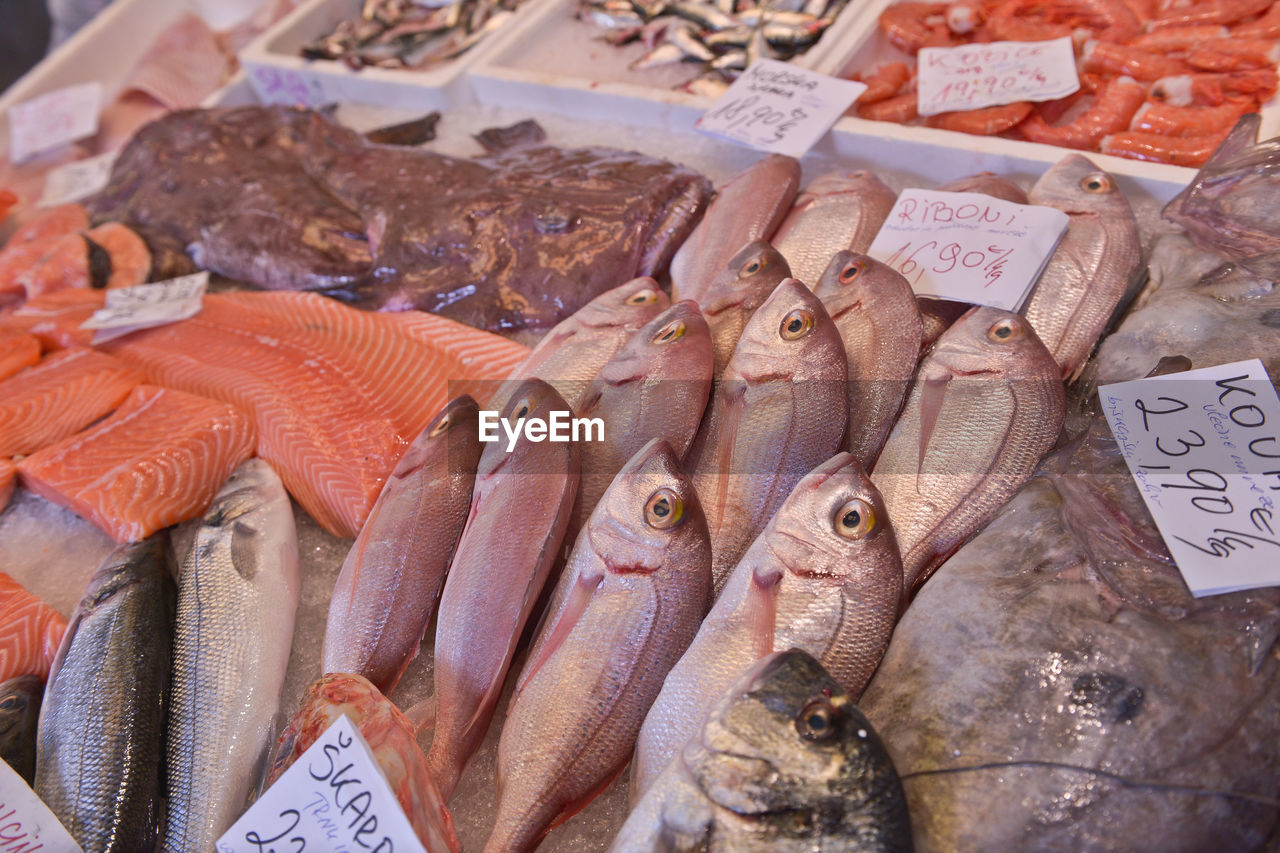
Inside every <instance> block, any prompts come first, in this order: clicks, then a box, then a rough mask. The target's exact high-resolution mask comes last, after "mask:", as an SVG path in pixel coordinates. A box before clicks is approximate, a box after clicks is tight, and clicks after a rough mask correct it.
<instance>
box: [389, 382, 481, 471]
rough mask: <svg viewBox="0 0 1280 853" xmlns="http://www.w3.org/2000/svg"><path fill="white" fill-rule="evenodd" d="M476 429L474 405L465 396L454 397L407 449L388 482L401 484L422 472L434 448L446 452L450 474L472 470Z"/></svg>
mask: <svg viewBox="0 0 1280 853" xmlns="http://www.w3.org/2000/svg"><path fill="white" fill-rule="evenodd" d="M479 425H480V407H479V405H477V403H476V401H475V400H474V399H472V398H471V397H470V396H469V395H467V394H462V395H460V396H458V397H454V398H453V399H452V400H450V401H449V402H448V403H446V404H445V407H444V408H443V409H441V410H440V413H439V414H437V415H436V416H435V417H434V418H432V419H431V422H430V423H429V424H427V426H426V429H424V430H423V431H422V434H421V435H420V436H419V438H418V439H417V440H415V441H414V442H413V444H411V445H409V449H408V450H406V451H405V452H404V454H403V455H402V456H401V457H400V461H399V462H397V463H396V467H395V468H394V469H392V471H391V479H392V480H404V479H406V478H409V477H412V476H413V475H414V474H416V473H417V472H418V471H420V470H422V466H423V465H425V464H427V462H428V460H430V459H431V458H433V455H434V453H435V450H434V448H435V447H437V446H438V445H440V444H442V443H443V444H444V445H445V446H446V447H447V448H448V450H449V454H448V455H449V461H450V465H449V468H450V470H453V471H461V470H465V469H466V468H468V467H471V468H474V467H475V464H476V459H477V458H478V457H477V456H476V454H477V453H478V450H477V447H476V441H475V437H476V436H477V435H478V434H479Z"/></svg>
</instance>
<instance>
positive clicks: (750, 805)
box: [610, 649, 913, 853]
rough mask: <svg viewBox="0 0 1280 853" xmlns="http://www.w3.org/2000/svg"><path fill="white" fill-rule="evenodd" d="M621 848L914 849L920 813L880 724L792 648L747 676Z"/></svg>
mask: <svg viewBox="0 0 1280 853" xmlns="http://www.w3.org/2000/svg"><path fill="white" fill-rule="evenodd" d="M610 849H611V850H612V851H613V853H657V851H661V850H673V849H674V850H735V851H760V853H763V851H795V853H801V851H814V850H859V851H875V853H891V851H892V853H907V851H910V850H912V849H913V846H912V838H911V818H910V816H909V815H908V813H907V801H906V798H905V797H904V796H903V789H902V783H901V782H900V781H899V779H898V774H897V773H896V772H895V770H894V762H893V761H891V760H890V758H889V754H888V753H887V752H886V751H885V746H884V744H883V743H882V742H881V739H880V738H879V737H878V736H877V734H876V730H875V729H873V728H872V726H871V723H870V722H868V721H867V718H866V717H865V716H863V714H862V712H861V711H859V710H858V708H857V706H856V705H854V703H853V698H852V697H851V696H850V695H849V694H848V693H847V692H845V690H844V688H843V687H842V686H841V685H840V684H839V682H837V681H836V680H834V679H833V678H832V677H831V676H830V675H828V674H827V673H826V672H825V671H824V670H823V668H822V665H821V664H819V663H818V662H817V661H816V660H814V659H813V658H812V657H810V656H809V655H808V654H806V653H805V652H803V651H800V650H798V649H791V650H789V651H781V652H778V653H776V654H772V655H770V656H769V657H766V658H765V659H763V660H761V661H760V662H759V663H757V664H756V665H755V666H753V667H751V668H750V669H748V670H747V671H746V672H744V673H743V674H742V676H741V678H739V679H737V680H736V681H735V682H734V684H733V685H732V687H731V688H730V689H729V690H728V691H727V692H726V693H725V694H724V695H723V698H720V699H718V702H717V704H716V706H715V708H714V709H713V710H712V712H711V715H710V716H709V717H708V718H707V721H706V722H705V723H704V724H702V725H700V726H699V727H698V736H697V737H695V738H694V739H693V741H691V742H690V744H689V746H688V747H687V748H686V749H685V750H684V751H683V752H682V753H681V754H680V756H679V757H678V758H677V759H676V760H675V761H672V762H671V764H670V765H669V766H668V767H667V769H666V770H665V771H663V773H662V775H661V776H659V777H658V779H657V780H656V781H655V783H654V784H653V786H652V787H651V788H650V789H649V790H648V792H647V793H646V794H645V795H644V797H643V798H642V799H641V800H640V801H639V802H638V803H636V807H635V809H633V810H632V812H631V815H630V816H629V817H628V818H627V822H626V823H625V824H624V825H623V827H622V830H621V831H620V832H619V833H618V837H617V838H616V839H615V840H614V844H613V847H612V848H610Z"/></svg>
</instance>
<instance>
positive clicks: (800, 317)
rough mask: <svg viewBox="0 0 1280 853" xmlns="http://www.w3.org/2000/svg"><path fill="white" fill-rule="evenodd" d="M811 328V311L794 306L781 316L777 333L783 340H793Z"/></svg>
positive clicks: (807, 332)
mask: <svg viewBox="0 0 1280 853" xmlns="http://www.w3.org/2000/svg"><path fill="white" fill-rule="evenodd" d="M812 330H813V312H812V311H809V310H807V309H805V308H796V309H795V310H794V311H791V312H789V313H788V314H787V316H785V317H783V318H782V325H781V326H780V327H779V328H778V333H779V334H780V335H782V339H783V340H787V341H794V340H796V339H798V338H803V337H804V336H805V335H807V334H809V332H810V331H812Z"/></svg>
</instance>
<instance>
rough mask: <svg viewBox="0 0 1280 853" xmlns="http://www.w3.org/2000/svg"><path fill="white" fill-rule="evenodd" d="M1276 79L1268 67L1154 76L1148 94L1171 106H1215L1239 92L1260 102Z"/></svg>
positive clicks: (1274, 88) (1270, 94)
mask: <svg viewBox="0 0 1280 853" xmlns="http://www.w3.org/2000/svg"><path fill="white" fill-rule="evenodd" d="M1276 82H1277V79H1276V72H1275V71H1273V70H1272V69H1270V68H1262V69H1258V70H1256V71H1236V72H1233V73H1230V74H1211V73H1204V74H1179V75H1177V76H1174V77H1162V78H1160V79H1159V80H1157V81H1156V82H1155V84H1154V85H1153V86H1152V87H1151V97H1152V98H1153V99H1154V100H1157V101H1163V102H1165V103H1167V104H1172V105H1173V106H1175V107H1189V106H1191V105H1192V104H1195V105H1197V106H1208V107H1216V106H1220V105H1221V104H1225V103H1226V102H1227V101H1228V100H1230V99H1231V98H1233V97H1236V96H1239V95H1249V96H1252V97H1253V98H1255V99H1257V101H1258V102H1259V103H1261V102H1264V101H1266V100H1267V99H1269V98H1270V97H1271V96H1272V95H1274V94H1275V92H1276Z"/></svg>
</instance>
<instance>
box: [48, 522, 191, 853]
mask: <svg viewBox="0 0 1280 853" xmlns="http://www.w3.org/2000/svg"><path fill="white" fill-rule="evenodd" d="M173 608H174V585H173V577H172V575H171V574H170V570H169V562H168V536H166V535H165V534H163V533H160V534H156V535H154V536H151V537H150V538H148V539H144V540H142V541H141V542H133V543H130V544H128V545H122V546H120V547H119V548H117V549H116V550H115V551H113V552H112V553H111V555H110V556H109V557H108V558H107V559H106V561H105V562H104V563H103V564H102V565H101V566H100V567H99V568H98V570H97V572H95V573H94V575H93V577H92V579H90V581H89V586H88V588H87V589H86V590H85V593H84V596H83V597H82V598H81V599H80V603H79V605H78V606H77V607H76V610H75V612H74V613H73V614H72V616H71V622H70V624H69V625H68V626H67V633H66V634H65V635H64V636H63V638H62V645H61V646H60V647H59V648H58V655H57V657H56V658H54V661H53V668H52V670H51V672H50V675H49V682H48V686H47V687H46V688H45V698H44V704H43V705H42V706H41V708H40V724H39V733H38V738H37V740H38V744H37V747H36V784H35V792H36V794H37V795H38V796H39V797H40V799H41V800H43V801H44V804H45V805H47V806H48V807H49V810H50V811H52V812H53V814H54V815H55V816H56V817H57V818H58V821H59V822H60V823H61V824H62V825H63V826H64V827H65V828H66V830H67V832H69V833H70V834H71V836H72V837H73V838H74V839H75V840H76V843H78V844H79V845H80V847H81V848H83V849H84V850H86V851H90V850H91V851H95V853H101V851H138V853H152V851H154V850H155V846H156V836H157V833H158V832H159V829H160V793H161V781H162V780H161V777H160V767H161V762H162V760H163V756H164V720H165V706H166V703H167V700H168V695H167V694H168V689H169V645H170V642H171V641H172V638H173Z"/></svg>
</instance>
